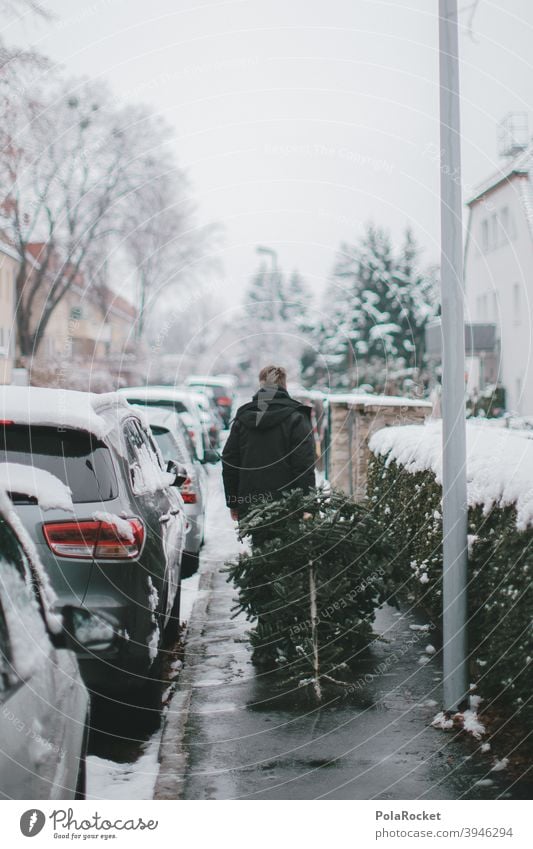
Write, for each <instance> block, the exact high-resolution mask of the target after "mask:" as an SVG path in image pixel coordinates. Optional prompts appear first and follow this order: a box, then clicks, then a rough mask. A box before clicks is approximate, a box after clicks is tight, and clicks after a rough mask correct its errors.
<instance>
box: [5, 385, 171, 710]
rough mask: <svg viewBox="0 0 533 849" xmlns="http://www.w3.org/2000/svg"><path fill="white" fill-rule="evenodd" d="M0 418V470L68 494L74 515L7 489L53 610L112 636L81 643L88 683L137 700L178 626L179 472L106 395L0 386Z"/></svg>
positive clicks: (133, 414) (129, 412) (128, 410)
mask: <svg viewBox="0 0 533 849" xmlns="http://www.w3.org/2000/svg"><path fill="white" fill-rule="evenodd" d="M0 418H1V419H2V420H3V422H2V425H1V426H0V462H7V463H16V464H25V465H27V466H35V467H37V468H39V469H45V470H46V471H48V472H50V473H52V474H53V475H55V476H56V477H57V478H59V479H60V480H61V481H63V483H65V484H66V485H67V486H68V487H69V488H70V490H71V496H72V502H73V512H70V513H69V512H68V511H66V510H65V509H64V507H57V508H55V509H54V508H52V509H48V510H46V512H45V511H43V510H42V509H41V507H40V505H39V503H37V501H36V499H34V498H32V497H28V496H27V494H25V493H24V492H18V491H17V483H16V481H13V483H12V484H11V485H10V488H11V497H12V499H13V502H14V505H15V508H16V511H17V513H18V515H19V516H20V518H21V519H22V521H23V523H24V525H25V526H26V528H27V530H28V531H29V533H30V535H31V537H32V539H33V541H34V543H35V545H36V547H37V549H38V551H39V555H40V557H41V559H42V561H43V563H44V565H45V567H46V569H47V571H48V574H49V576H50V579H51V582H52V585H53V587H54V589H55V591H56V593H57V596H58V599H59V601H58V604H59V606H64V605H74V606H76V607H83V608H84V609H86V610H87V611H89V612H91V613H92V614H95V615H97V616H99V617H100V618H101V620H102V622H103V623H104V624H105V625H106V626H107V627H108V626H109V624H110V625H111V626H112V628H113V632H114V635H115V639H114V640H113V642H112V644H111V645H108V644H106V645H104V646H103V647H102V648H101V649H100V648H98V646H97V645H95V647H93V648H92V649H90V650H88V649H87V647H86V646H84V645H81V644H80V645H79V649H78V658H79V661H80V666H81V669H82V673H83V675H84V678H85V680H86V682H87V684H88V685H89V687H90V689H91V690H93V691H96V692H100V693H103V694H104V695H109V694H116V695H117V696H120V697H121V698H128V697H129V696H130V697H131V696H134V698H135V700H137V698H138V697H140V698H141V701H142V700H143V695H142V694H143V693H144V692H145V691H146V692H147V691H148V690H149V689H150V679H151V678H152V677H153V676H154V674H155V672H156V671H157V664H156V662H155V661H156V658H157V656H158V652H159V649H160V647H161V645H162V642H163V637H164V633H165V631H166V632H167V635H169V636H170V637H174V636H175V635H176V633H177V629H178V627H179V586H180V579H181V575H180V569H181V558H182V552H183V549H184V543H185V533H186V516H185V508H184V503H183V500H182V498H181V496H180V494H179V489H178V487H179V485H181V484H182V483H183V481H184V480H185V474H184V473H183V472H184V470H182V469H180V468H178V467H177V465H175V464H172V463H171V464H168V469H165V468H163V460H162V457H161V454H160V452H159V450H158V448H157V446H156V445H155V443H154V441H153V438H152V436H151V433H150V429H149V427H148V425H147V424H146V423H145V422H144V420H143V418H142V415H141V414H140V412H139V411H135V410H134V409H132V407H130V406H129V404H127V403H126V402H125V401H124V399H123V398H120V397H119V396H117V395H116V394H114V393H111V394H104V395H90V394H88V393H82V392H72V391H68V390H54V389H41V388H34V387H29V388H27V387H9V386H8V387H1V388H0Z"/></svg>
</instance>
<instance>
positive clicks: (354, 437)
mask: <svg viewBox="0 0 533 849" xmlns="http://www.w3.org/2000/svg"><path fill="white" fill-rule="evenodd" d="M329 405H330V419H329V422H330V431H329V448H328V451H329V479H330V482H331V484H332V486H334V487H338V488H339V489H343V490H344V491H345V492H346V493H348V494H349V495H353V497H354V498H355V499H356V500H358V501H359V500H361V499H362V498H364V497H365V495H366V477H367V468H368V459H369V454H370V451H369V448H368V443H369V440H370V438H371V437H372V435H373V434H374V433H375V432H376V431H377V430H381V428H383V427H392V426H395V425H407V424H423V422H424V421H425V419H426V418H427V417H428V416H429V415H430V414H431V404H429V403H428V402H425V401H418V402H417V401H410V400H407V399H406V401H405V404H401V403H398V399H394V398H391V399H390V402H389V404H387V398H386V397H380V398H376V399H364V400H360V399H357V398H354V400H347V399H346V398H345V397H344V398H343V400H336V399H334V398H333V397H331V396H330V398H329Z"/></svg>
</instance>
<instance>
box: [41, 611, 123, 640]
mask: <svg viewBox="0 0 533 849" xmlns="http://www.w3.org/2000/svg"><path fill="white" fill-rule="evenodd" d="M61 612H62V615H63V631H62V632H61V633H60V634H58V637H59V640H58V642H56V646H57V647H61V648H67V649H71V650H72V651H75V652H80V651H86V652H93V651H105V650H106V649H109V648H111V646H112V645H113V643H114V642H115V638H116V635H117V630H118V627H119V624H118V622H116V621H114V620H112V619H111V617H109V618H108V617H106V616H104V615H102V613H93V612H92V611H90V610H87V608H85V607H73V606H72V605H66V606H65V607H63V609H62V611H61Z"/></svg>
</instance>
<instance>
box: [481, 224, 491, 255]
mask: <svg viewBox="0 0 533 849" xmlns="http://www.w3.org/2000/svg"><path fill="white" fill-rule="evenodd" d="M481 250H482V251H483V253H484V254H486V253H487V251H488V250H489V222H488V219H487V218H484V219H483V221H482V222H481Z"/></svg>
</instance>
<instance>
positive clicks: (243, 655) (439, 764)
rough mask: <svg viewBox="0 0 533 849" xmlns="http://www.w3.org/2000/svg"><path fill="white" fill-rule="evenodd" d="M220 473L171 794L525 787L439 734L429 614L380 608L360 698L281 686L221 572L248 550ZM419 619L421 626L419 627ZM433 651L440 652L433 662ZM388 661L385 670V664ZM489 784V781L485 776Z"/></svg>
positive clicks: (385, 793) (180, 690)
mask: <svg viewBox="0 0 533 849" xmlns="http://www.w3.org/2000/svg"><path fill="white" fill-rule="evenodd" d="M213 472H214V474H212V475H211V486H212V498H211V502H210V515H209V517H208V522H209V531H208V538H207V543H206V546H205V551H204V553H203V557H202V564H201V576H200V590H199V594H198V598H197V601H196V603H195V606H194V609H193V613H192V615H191V622H190V625H189V631H188V640H187V647H186V655H185V666H184V670H183V672H182V674H181V676H180V680H179V684H178V687H177V689H176V692H175V694H174V697H173V699H172V702H171V704H170V708H169V713H168V717H167V724H166V728H165V731H164V734H163V740H162V745H161V751H160V760H161V769H160V775H159V779H158V782H157V786H156V791H155V798H159V799H176V798H181V799H243V798H246V799H315V798H328V799H459V798H468V799H473V798H490V799H492V798H498V797H501V796H502V795H504V796H507V794H509V790H510V795H511V796H516V795H517V790H516V788H510V787H509V785H510V782H511V779H509V778H508V777H507V776H506V774H505V773H502V772H496V773H491V772H490V769H491V766H492V755H491V754H490V753H489V754H481V752H480V751H479V744H478V743H475V741H473V740H472V741H471V740H470V739H468V740H467V739H465V737H464V735H460V736H458V735H456V734H453V733H452V734H450V733H444V732H441V731H437V730H435V729H434V728H432V727H431V724H430V723H431V719H432V717H433V716H434V715H435V713H436V712H437V711H438V709H439V699H440V681H441V669H440V663H439V656H438V655H433V656H432V657H431V658H430V656H429V655H428V654H427V653H426V651H425V649H426V646H427V645H428V643H430V642H431V635H430V634H428V632H427V631H424V630H420V625H423V624H425V623H424V622H423V620H420V619H417V618H416V617H415V616H414V615H412V614H402V615H400V614H398V612H396V611H394V610H393V609H392V608H386V609H385V610H382V611H380V612H379V615H378V620H377V622H376V631H378V632H379V633H381V634H382V635H383V636H384V637H385V638H386V642H383V643H381V644H379V645H378V646H376V647H375V648H373V649H372V656H371V657H370V658H369V659H368V660H367V661H366V662H365V664H364V665H362V666H361V676H360V678H359V679H358V680H360V681H362V682H364V684H363V686H361V688H360V689H357V691H356V693H355V695H354V696H353V697H351V698H350V699H349V700H347V699H337V700H335V701H334V702H332V703H330V704H327V705H324V706H322V707H320V708H317V707H316V706H314V705H313V704H311V703H310V702H309V701H306V700H305V699H304V697H303V694H302V691H301V690H299V691H298V690H297V691H294V690H293V689H290V690H285V692H283V691H281V692H280V691H279V690H278V688H276V687H275V682H274V680H273V676H272V673H265V674H258V673H256V671H255V670H254V667H253V666H252V664H251V662H250V651H249V647H248V641H247V639H246V630H247V628H248V627H249V625H248V623H247V622H246V620H245V619H244V617H242V616H239V617H238V618H237V619H234V620H232V619H231V608H232V605H233V604H234V599H235V591H234V589H233V587H232V586H230V585H229V584H228V583H227V582H226V576H225V575H224V574H223V573H222V572H221V571H220V570H221V567H222V566H223V563H224V561H225V560H226V559H229V558H232V557H235V556H236V555H237V554H238V551H239V544H238V543H237V540H236V535H235V530H234V527H233V524H232V522H231V521H230V519H229V516H228V514H227V511H225V510H224V509H223V507H222V492H221V487H220V481H219V479H218V476H217V473H216V470H213ZM413 626H414V627H413ZM428 658H429V660H428ZM378 666H379V670H378ZM479 782H482V783H479Z"/></svg>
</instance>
